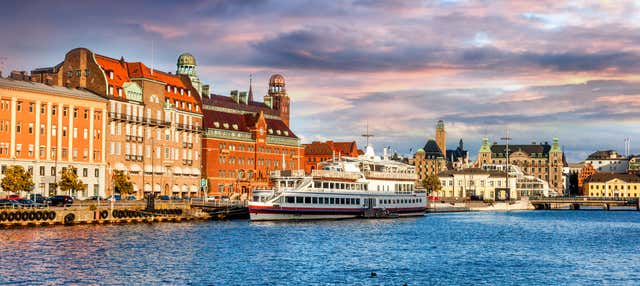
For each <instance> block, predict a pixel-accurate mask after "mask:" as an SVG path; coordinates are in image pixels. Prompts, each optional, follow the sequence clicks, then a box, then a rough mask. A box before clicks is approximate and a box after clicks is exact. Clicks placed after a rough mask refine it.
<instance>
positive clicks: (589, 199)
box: [529, 196, 638, 203]
mask: <svg viewBox="0 0 640 286" xmlns="http://www.w3.org/2000/svg"><path fill="white" fill-rule="evenodd" d="M529 201H566V202H593V201H595V202H601V201H616V202H629V203H634V202H638V198H628V197H581V196H578V197H537V196H535V197H534V196H532V197H529Z"/></svg>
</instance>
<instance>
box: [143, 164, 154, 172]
mask: <svg viewBox="0 0 640 286" xmlns="http://www.w3.org/2000/svg"><path fill="white" fill-rule="evenodd" d="M144 172H145V173H151V172H153V167H151V165H146V166H144Z"/></svg>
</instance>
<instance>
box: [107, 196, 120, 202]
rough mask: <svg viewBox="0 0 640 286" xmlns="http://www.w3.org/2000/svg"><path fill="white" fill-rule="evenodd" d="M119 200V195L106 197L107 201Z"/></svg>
mask: <svg viewBox="0 0 640 286" xmlns="http://www.w3.org/2000/svg"><path fill="white" fill-rule="evenodd" d="M120 200H122V196H120V195H114V196H109V197H108V198H107V201H120Z"/></svg>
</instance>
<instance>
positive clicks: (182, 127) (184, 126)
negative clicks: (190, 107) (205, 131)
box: [176, 123, 202, 132]
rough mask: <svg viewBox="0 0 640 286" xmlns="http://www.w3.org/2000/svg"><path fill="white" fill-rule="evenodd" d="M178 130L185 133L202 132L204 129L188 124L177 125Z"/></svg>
mask: <svg viewBox="0 0 640 286" xmlns="http://www.w3.org/2000/svg"><path fill="white" fill-rule="evenodd" d="M176 129H178V130H183V131H192V132H202V127H200V126H195V125H188V124H180V123H176Z"/></svg>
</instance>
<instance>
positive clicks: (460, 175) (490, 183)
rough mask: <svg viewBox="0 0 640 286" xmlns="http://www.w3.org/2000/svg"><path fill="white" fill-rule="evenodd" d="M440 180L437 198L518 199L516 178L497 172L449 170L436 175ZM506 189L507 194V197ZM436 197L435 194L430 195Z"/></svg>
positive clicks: (476, 169)
mask: <svg viewBox="0 0 640 286" xmlns="http://www.w3.org/2000/svg"><path fill="white" fill-rule="evenodd" d="M438 178H439V179H440V186H441V189H440V191H438V192H437V197H439V198H452V199H461V198H471V199H479V200H504V199H507V198H510V199H518V198H519V195H518V191H517V188H516V181H517V178H516V177H510V178H509V185H508V186H507V184H506V181H507V179H506V175H505V173H504V172H499V171H486V170H482V169H478V168H471V169H465V170H449V171H444V172H441V173H439V174H438ZM507 188H508V190H509V194H508V195H507ZM431 195H432V196H433V195H436V194H431Z"/></svg>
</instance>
